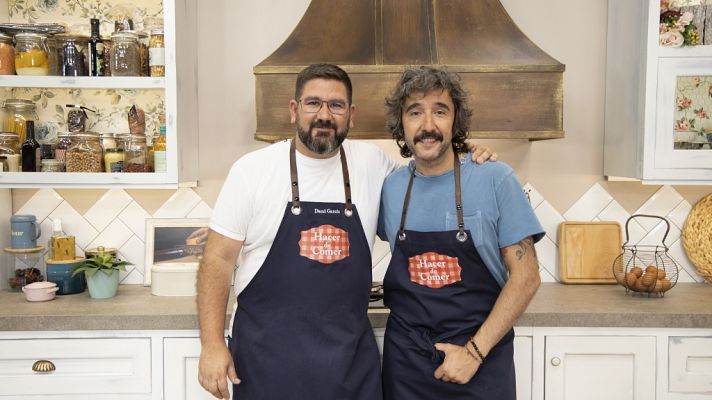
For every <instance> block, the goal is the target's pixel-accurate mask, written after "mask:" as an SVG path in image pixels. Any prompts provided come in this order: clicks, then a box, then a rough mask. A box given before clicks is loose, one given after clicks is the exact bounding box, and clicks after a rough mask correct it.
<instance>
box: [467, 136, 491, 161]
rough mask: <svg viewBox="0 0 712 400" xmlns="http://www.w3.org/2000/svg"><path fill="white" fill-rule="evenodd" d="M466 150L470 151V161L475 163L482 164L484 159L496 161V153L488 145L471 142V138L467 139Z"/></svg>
mask: <svg viewBox="0 0 712 400" xmlns="http://www.w3.org/2000/svg"><path fill="white" fill-rule="evenodd" d="M467 150H468V151H471V152H472V161H474V162H476V163H477V164H482V163H484V162H485V161H488V160H489V161H492V162H494V161H497V157H498V156H497V153H495V152H494V151H492V149H490V148H489V146H485V145H483V144H475V143H472V141H471V140H468V141H467Z"/></svg>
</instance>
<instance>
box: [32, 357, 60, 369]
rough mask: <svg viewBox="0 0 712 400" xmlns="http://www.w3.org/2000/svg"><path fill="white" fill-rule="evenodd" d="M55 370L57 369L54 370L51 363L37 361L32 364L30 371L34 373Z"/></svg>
mask: <svg viewBox="0 0 712 400" xmlns="http://www.w3.org/2000/svg"><path fill="white" fill-rule="evenodd" d="M55 369H57V368H55V366H54V364H53V363H52V361H49V360H39V361H35V363H34V364H32V371H34V372H52V371H54V370H55Z"/></svg>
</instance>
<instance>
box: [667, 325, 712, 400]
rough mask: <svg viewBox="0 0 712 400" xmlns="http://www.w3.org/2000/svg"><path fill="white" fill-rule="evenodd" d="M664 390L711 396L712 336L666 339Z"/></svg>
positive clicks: (674, 392)
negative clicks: (665, 385) (667, 344)
mask: <svg viewBox="0 0 712 400" xmlns="http://www.w3.org/2000/svg"><path fill="white" fill-rule="evenodd" d="M668 355H669V358H668V383H669V387H668V392H669V393H673V394H677V393H681V394H682V393H684V394H697V395H700V396H704V397H706V398H712V337H679V336H673V337H670V340H669V348H668Z"/></svg>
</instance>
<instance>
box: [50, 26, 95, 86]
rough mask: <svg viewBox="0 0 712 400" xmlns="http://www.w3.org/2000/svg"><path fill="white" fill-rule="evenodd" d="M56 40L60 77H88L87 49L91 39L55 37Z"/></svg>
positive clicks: (66, 36) (67, 35)
mask: <svg viewBox="0 0 712 400" xmlns="http://www.w3.org/2000/svg"><path fill="white" fill-rule="evenodd" d="M54 39H55V40H56V51H57V53H56V56H57V72H58V75H60V76H87V75H89V71H88V69H87V64H88V62H87V61H88V60H87V57H86V49H87V46H88V44H89V37H87V36H80V35H69V34H62V35H54Z"/></svg>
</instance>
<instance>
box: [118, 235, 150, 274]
mask: <svg viewBox="0 0 712 400" xmlns="http://www.w3.org/2000/svg"><path fill="white" fill-rule="evenodd" d="M119 254H121V256H122V257H123V259H124V260H126V261H128V262H130V263H131V264H133V266H134V268H135V269H136V270H137V271H138V272H139V273H140V274H141V276H142V278H141V283H143V274H144V271H145V270H146V267H145V264H146V244H145V243H144V242H143V241H142V240H140V239H139V238H138V237H136V236H135V235H134V236H131V237H130V238H129V240H127V241H126V243H125V244H124V245H123V246H121V247H120V248H119Z"/></svg>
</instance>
